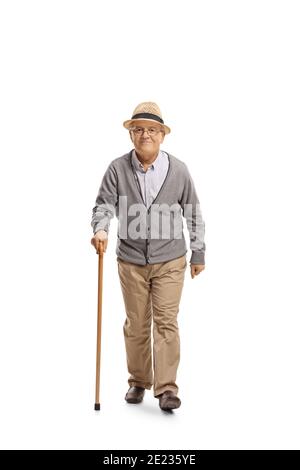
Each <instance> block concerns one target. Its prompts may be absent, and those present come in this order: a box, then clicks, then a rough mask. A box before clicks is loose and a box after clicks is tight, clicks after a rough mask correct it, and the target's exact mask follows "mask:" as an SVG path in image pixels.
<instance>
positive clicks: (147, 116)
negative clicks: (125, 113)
mask: <svg viewBox="0 0 300 470" xmlns="http://www.w3.org/2000/svg"><path fill="white" fill-rule="evenodd" d="M141 118H145V119H154V121H157V122H160V123H161V124H164V121H163V120H162V119H161V118H160V117H159V116H157V115H156V114H151V113H139V114H135V115H134V116H132V118H131V119H141Z"/></svg>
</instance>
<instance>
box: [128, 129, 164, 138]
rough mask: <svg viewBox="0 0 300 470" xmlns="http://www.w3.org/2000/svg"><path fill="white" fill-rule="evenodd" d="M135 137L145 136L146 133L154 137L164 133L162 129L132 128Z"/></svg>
mask: <svg viewBox="0 0 300 470" xmlns="http://www.w3.org/2000/svg"><path fill="white" fill-rule="evenodd" d="M130 130H131V131H132V132H133V133H134V134H135V135H139V136H140V135H143V134H144V132H145V131H146V132H147V133H148V135H150V136H153V135H157V134H158V133H159V132H162V129H158V128H157V127H132V128H131V129H130Z"/></svg>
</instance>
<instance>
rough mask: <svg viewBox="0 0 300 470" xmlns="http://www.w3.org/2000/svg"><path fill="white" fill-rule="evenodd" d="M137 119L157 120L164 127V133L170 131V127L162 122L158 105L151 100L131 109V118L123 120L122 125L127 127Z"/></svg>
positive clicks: (136, 121)
mask: <svg viewBox="0 0 300 470" xmlns="http://www.w3.org/2000/svg"><path fill="white" fill-rule="evenodd" d="M138 121H149V122H156V123H157V122H158V123H159V124H161V125H162V127H163V128H164V130H165V133H166V134H169V133H170V132H171V129H170V128H169V127H168V126H166V125H165V124H164V121H163V119H162V116H161V112H160V109H159V107H158V106H157V104H156V103H153V102H152V101H146V102H144V103H140V104H138V105H137V107H136V108H135V110H134V111H133V114H132V118H131V119H129V120H128V121H124V122H123V126H124V127H125V128H126V129H129V128H130V127H131V126H132V125H133V124H135V123H138Z"/></svg>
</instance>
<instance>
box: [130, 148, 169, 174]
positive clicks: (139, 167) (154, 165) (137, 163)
mask: <svg viewBox="0 0 300 470" xmlns="http://www.w3.org/2000/svg"><path fill="white" fill-rule="evenodd" d="M132 156H133V158H132V160H133V164H134V167H135V169H136V170H139V171H145V170H144V168H143V165H142V164H141V162H140V161H139V159H138V157H137V155H136V151H135V149H134V150H133V152H132ZM162 159H163V152H162V151H161V150H160V151H159V152H158V155H157V157H156V159H155V160H154V162H153V163H152V164H151V165H150V166H149V168H151V169H153V170H155V169H157V168H158V166H159V165H160V164H161V161H162Z"/></svg>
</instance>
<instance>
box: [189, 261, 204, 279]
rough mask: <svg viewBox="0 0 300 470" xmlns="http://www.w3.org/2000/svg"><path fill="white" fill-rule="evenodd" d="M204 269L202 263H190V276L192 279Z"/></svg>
mask: <svg viewBox="0 0 300 470" xmlns="http://www.w3.org/2000/svg"><path fill="white" fill-rule="evenodd" d="M203 269H205V265H204V264H191V277H192V279H194V277H195V276H198V274H200V273H201V271H203Z"/></svg>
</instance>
